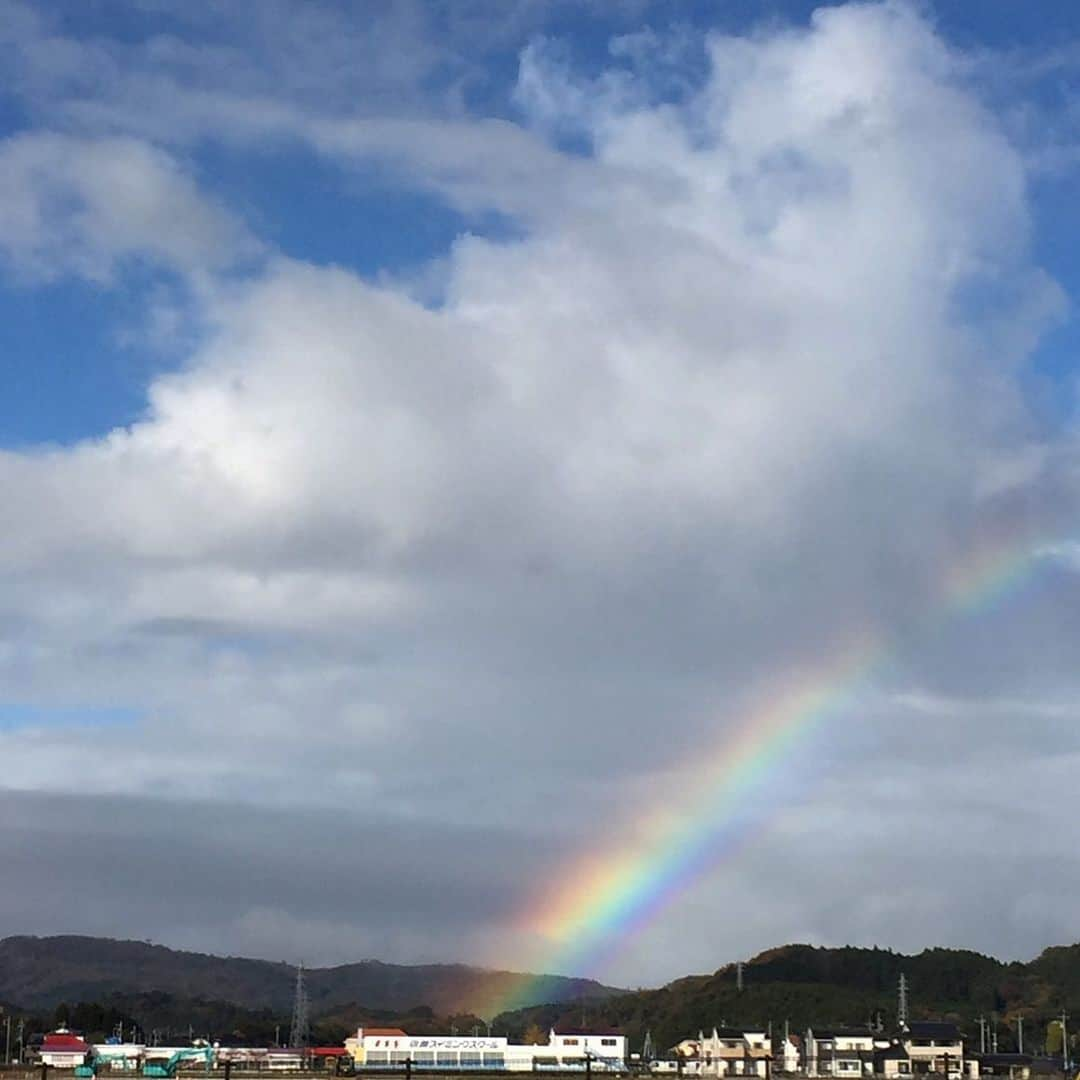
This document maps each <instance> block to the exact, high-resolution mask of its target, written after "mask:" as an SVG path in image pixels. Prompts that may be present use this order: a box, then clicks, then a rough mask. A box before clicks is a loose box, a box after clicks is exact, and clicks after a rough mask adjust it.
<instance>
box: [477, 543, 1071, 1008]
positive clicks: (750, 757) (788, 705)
mask: <svg viewBox="0 0 1080 1080" xmlns="http://www.w3.org/2000/svg"><path fill="white" fill-rule="evenodd" d="M1021 531H1023V530H1021ZM1009 532H1010V530H1008V529H1003V530H1000V532H999V535H997V536H991V538H989V539H986V540H984V541H983V542H982V543H981V544H978V545H975V546H973V547H972V548H971V549H970V550H969V551H968V552H967V555H966V557H965V558H964V559H963V560H961V561H959V562H957V563H956V564H955V565H953V566H952V567H950V568H949V570H948V571H947V572H946V573H945V574H944V575H943V576H942V579H941V581H940V585H939V588H938V590H937V593H936V601H935V603H934V604H933V605H932V609H931V612H930V615H929V617H928V618H927V619H926V620H925V622H924V624H923V625H922V626H921V630H922V631H923V633H924V634H925V633H926V632H933V631H934V630H936V629H937V628H938V627H939V626H940V625H942V624H944V623H948V622H950V621H954V620H956V619H957V618H963V617H966V616H969V615H974V614H978V613H980V612H983V611H985V610H986V609H988V608H989V607H991V606H992V605H994V604H996V603H998V602H1000V601H1001V600H1002V599H1003V598H1004V597H1006V596H1007V595H1009V594H1010V593H1012V592H1013V591H1015V590H1017V589H1018V588H1020V587H1021V586H1022V585H1024V584H1025V583H1026V582H1028V581H1029V580H1031V579H1032V578H1033V576H1034V574H1035V570H1036V569H1037V567H1038V566H1040V565H1041V564H1042V563H1043V562H1044V561H1045V560H1046V559H1047V558H1053V557H1054V555H1055V549H1054V548H1053V547H1051V546H1049V545H1042V546H1040V545H1038V544H1034V543H1032V542H1031V537H1030V536H1029V535H1027V534H1025V535H1023V536H1018V535H1017V532H1016V530H1015V527H1014V528H1013V530H1012V531H1011V536H1010V535H1008V533H1009ZM900 652H901V649H900V645H899V642H897V641H896V640H894V639H891V638H889V637H888V636H886V635H884V634H882V633H881V632H878V631H867V632H864V633H863V634H861V635H859V636H857V637H856V638H855V639H854V640H853V641H851V642H850V643H849V644H847V645H846V646H845V647H842V648H840V649H838V650H836V651H835V652H834V653H832V654H831V655H830V656H829V657H828V659H827V660H826V661H824V662H822V663H819V665H818V666H816V667H815V668H813V669H811V670H809V671H807V672H805V673H803V674H802V675H801V676H799V677H796V678H793V679H790V680H789V681H788V683H787V684H786V685H785V686H783V687H782V688H781V689H780V690H779V691H777V690H775V689H774V690H773V691H772V693H771V694H770V695H769V697H768V698H767V700H764V701H762V702H759V703H756V704H754V705H752V706H751V707H749V708H746V709H744V710H743V711H742V713H741V714H740V715H738V717H737V719H736V721H735V723H729V724H726V725H725V730H724V735H723V738H722V739H721V740H720V741H719V742H718V743H717V744H716V745H715V746H713V747H711V748H707V749H706V750H705V751H704V752H702V753H701V754H700V755H695V756H694V757H693V759H692V760H690V761H687V762H685V763H684V764H683V766H682V767H681V768H680V769H679V770H678V771H677V775H676V777H675V780H674V781H673V782H672V783H665V784H664V795H663V796H662V798H660V799H658V800H656V801H654V802H653V803H652V804H651V805H649V806H647V807H646V809H645V810H644V812H643V813H641V814H639V815H638V817H637V819H636V821H635V822H634V824H633V827H632V828H631V829H629V830H628V832H629V834H630V836H629V839H628V840H627V841H626V842H625V843H623V844H622V845H621V847H619V848H618V849H617V850H616V851H615V852H614V853H613V854H610V855H605V856H598V855H597V854H595V853H588V854H586V855H585V856H583V857H579V858H578V860H577V862H576V864H571V865H570V866H568V867H566V868H564V869H563V870H561V871H560V872H559V874H558V878H559V880H560V881H562V882H566V883H567V884H565V885H564V886H563V887H562V888H561V889H559V890H556V891H554V892H553V893H547V894H542V895H541V896H540V897H539V898H538V901H537V902H535V903H534V904H533V905H532V906H530V907H529V908H528V909H527V910H526V911H524V912H522V913H520V914H519V916H518V918H517V920H516V923H517V927H518V929H519V930H522V931H525V932H528V933H531V934H534V935H538V936H539V938H540V939H541V940H542V941H545V942H550V943H552V944H551V945H549V946H548V949H547V952H546V953H545V955H544V956H543V957H542V958H541V961H540V964H539V965H530V966H532V967H533V970H536V969H537V967H540V968H541V969H543V968H546V969H547V970H549V971H560V972H577V973H583V974H584V973H589V974H596V973H599V972H600V971H602V970H603V969H604V965H605V962H606V961H607V960H608V959H609V956H610V954H611V953H613V952H614V951H615V950H616V949H617V948H618V947H619V946H620V945H621V944H622V943H624V942H625V941H626V940H627V939H628V938H629V937H631V936H632V935H633V934H634V933H635V932H637V931H639V930H640V929H642V928H643V927H644V926H646V925H648V924H649V923H650V922H651V921H652V920H653V919H654V918H655V917H656V915H657V914H658V913H659V912H660V911H662V910H663V909H664V908H665V907H667V906H668V905H669V904H670V903H671V902H672V901H673V900H675V899H676V898H677V897H678V896H680V895H682V894H683V893H684V892H686V890H687V889H688V888H689V887H690V886H691V885H693V884H694V883H695V882H696V881H698V880H699V879H700V878H701V877H702V876H703V875H704V874H705V873H706V872H707V871H709V870H710V869H711V868H713V867H715V866H716V865H717V864H718V863H720V862H721V861H722V860H724V859H727V858H730V857H732V856H733V855H735V854H736V853H737V852H738V851H739V850H740V849H741V848H743V847H744V846H745V845H746V844H747V842H748V841H749V840H750V839H751V838H752V837H753V836H755V835H756V834H757V832H758V831H759V830H760V829H762V828H763V827H764V826H765V825H766V824H767V822H768V812H767V809H766V808H764V807H762V805H761V796H762V795H763V794H764V793H765V788H766V782H767V781H773V780H774V779H776V778H777V777H778V776H779V775H780V774H782V770H783V769H784V768H785V767H789V766H790V765H791V764H792V763H793V762H794V760H795V758H796V754H795V751H796V750H797V749H798V748H800V747H801V746H802V745H803V744H804V743H805V742H806V741H807V739H808V737H809V736H810V735H811V734H812V733H813V732H814V731H815V730H816V729H818V728H820V727H821V726H822V725H823V724H826V723H827V722H829V721H831V720H835V719H838V718H840V717H842V716H843V715H845V714H846V713H847V712H848V711H849V710H850V709H851V708H852V706H853V705H854V704H855V703H856V702H857V701H858V700H860V699H861V697H862V695H863V694H864V693H866V692H867V691H869V690H871V689H872V688H873V685H874V683H875V680H877V679H879V678H880V676H881V675H882V674H883V673H884V672H885V671H886V669H888V668H890V667H892V666H894V665H895V664H896V663H897V662H898V660H899V658H900V656H899V654H900ZM672 791H678V792H680V796H679V798H678V800H677V801H678V805H677V806H672V802H673V799H672V796H671V792H672ZM755 802H757V805H755ZM540 978H543V977H540ZM537 989H538V986H537V983H536V982H534V981H530V980H523V981H520V982H517V983H515V984H514V985H513V987H512V988H511V989H509V990H508V991H507V993H506V994H505V995H504V996H503V997H502V999H501V1000H498V1001H496V1002H493V1003H492V1004H491V1006H490V1008H489V1011H488V1015H491V1016H494V1015H497V1014H498V1013H500V1012H504V1011H509V1010H511V1009H514V1008H520V1007H522V1006H523V1005H524V1004H526V1003H529V1002H535V1001H536V994H535V991H536V990H537Z"/></svg>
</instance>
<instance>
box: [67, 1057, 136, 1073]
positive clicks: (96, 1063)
mask: <svg viewBox="0 0 1080 1080" xmlns="http://www.w3.org/2000/svg"><path fill="white" fill-rule="evenodd" d="M113 1061H131V1058H129V1057H128V1056H127V1055H126V1054H95V1053H89V1054H87V1055H86V1058H85V1060H84V1061H83V1063H82V1064H81V1065H76V1066H75V1075H76V1076H78V1077H86V1076H90V1077H94V1076H97V1074H98V1073H99V1072H101V1070H102V1069H103V1068H104V1067H105V1066H106V1065H108V1064H109V1063H110V1062H113Z"/></svg>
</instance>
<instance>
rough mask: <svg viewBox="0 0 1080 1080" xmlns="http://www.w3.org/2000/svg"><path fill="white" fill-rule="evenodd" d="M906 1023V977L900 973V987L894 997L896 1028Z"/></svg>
mask: <svg viewBox="0 0 1080 1080" xmlns="http://www.w3.org/2000/svg"><path fill="white" fill-rule="evenodd" d="M907 1022H908V1004H907V976H906V975H905V974H904V973H903V972H901V973H900V986H899V989H898V990H897V995H896V1026H897V1027H900V1028H902V1027H904V1026H905V1025H906V1024H907Z"/></svg>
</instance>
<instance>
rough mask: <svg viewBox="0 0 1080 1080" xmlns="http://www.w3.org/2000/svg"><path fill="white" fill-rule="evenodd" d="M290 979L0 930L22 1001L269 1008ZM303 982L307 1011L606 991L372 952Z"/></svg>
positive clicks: (159, 951) (137, 946) (286, 970)
mask: <svg viewBox="0 0 1080 1080" xmlns="http://www.w3.org/2000/svg"><path fill="white" fill-rule="evenodd" d="M295 981H296V971H295V969H294V968H293V967H290V966H289V965H287V964H280V963H272V962H270V961H267V960H247V959H242V958H239V957H221V956H209V955H206V954H204V953H191V952H181V951H178V950H175V949H168V948H165V947H164V946H161V945H150V944H147V943H145V942H141V941H113V940H111V939H109V938H94V937H77V936H62V937H42V938H38V937H8V938H4V939H2V940H0V1000H7V1001H12V1002H17V1003H18V1005H19V1006H21V1007H22V1008H24V1009H30V1010H43V1009H51V1008H53V1007H55V1006H56V1005H58V1004H59V1003H61V1002H68V1003H70V1004H74V1003H76V1002H80V1001H83V1002H92V1001H102V1000H105V999H106V998H109V997H110V996H113V995H116V994H121V995H129V994H141V993H147V992H152V991H153V992H162V993H166V994H170V995H175V996H176V997H179V998H184V999H195V998H207V999H215V1000H220V1001H225V1002H231V1003H233V1004H235V1005H240V1006H243V1007H245V1008H248V1009H271V1010H275V1011H278V1010H287V1009H288V1008H289V1007H290V1006H291V1003H292V999H293V990H294V987H295ZM306 983H307V990H308V995H309V997H310V999H311V1007H312V1014H313V1015H314V1016H321V1015H325V1014H330V1013H333V1012H336V1011H338V1010H340V1009H341V1008H342V1007H344V1006H347V1005H352V1004H353V1003H357V1002H359V1003H362V1005H363V1006H364V1007H366V1008H370V1009H384V1010H394V1011H398V1012H405V1011H407V1010H409V1009H413V1008H415V1007H417V1006H427V1007H429V1008H431V1009H433V1010H434V1011H435V1012H436V1013H437V1014H439V1015H444V1016H446V1015H453V1014H455V1013H476V1014H478V1015H481V1016H483V1015H486V1014H488V1013H490V1011H491V1007H492V1003H493V1002H495V1001H500V1000H506V998H507V997H508V996H509V995H510V994H511V992H515V993H517V994H519V995H521V996H524V997H525V999H526V1000H528V1001H532V1002H537V1003H539V1002H550V1001H578V1000H581V999H583V998H602V997H604V996H606V995H608V994H611V993H614V992H615V991H614V990H612V989H611V988H610V987H606V986H602V985H601V984H600V983H596V982H593V981H591V980H589V979H570V978H562V977H560V976H554V975H552V976H540V977H538V976H534V975H526V974H521V973H517V972H509V971H489V970H487V969H484V968H475V967H468V966H466V965H464V964H427V965H416V966H412V965H402V964H384V963H381V962H380V961H378V960H364V961H361V962H360V963H355V964H343V965H341V966H339V967H330V968H312V969H309V970H308V971H307V972H306Z"/></svg>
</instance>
